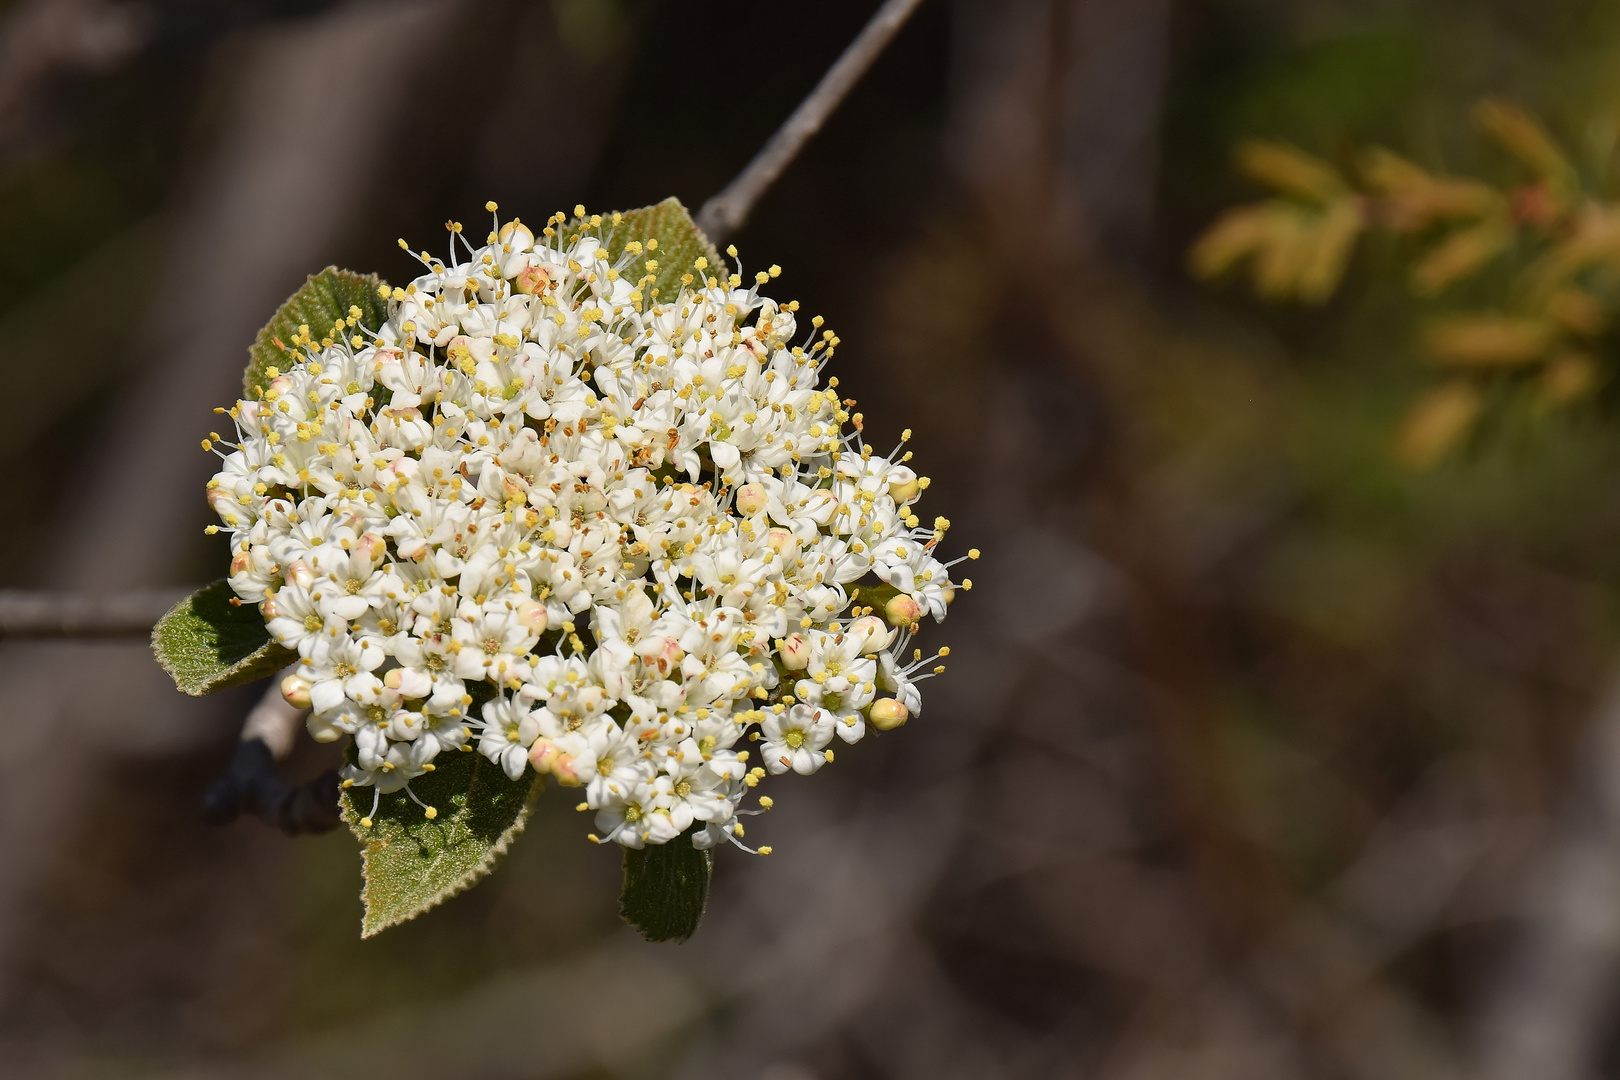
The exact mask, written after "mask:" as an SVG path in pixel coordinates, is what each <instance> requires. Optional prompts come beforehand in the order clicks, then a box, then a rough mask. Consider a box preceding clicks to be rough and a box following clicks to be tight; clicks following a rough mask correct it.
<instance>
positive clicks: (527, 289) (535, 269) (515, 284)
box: [512, 265, 551, 296]
mask: <svg viewBox="0 0 1620 1080" xmlns="http://www.w3.org/2000/svg"><path fill="white" fill-rule="evenodd" d="M550 280H551V278H550V276H549V275H547V274H546V271H545V269H544V268H542V267H539V266H534V265H530V266H526V267H524V268H523V269H522V270H520V271H518V275H517V277H515V278H513V279H512V288H514V289H516V290H517V291H518V292H520V293H522V294H523V295H524V296H533V295H534V294H535V293H538V292H540V291H541V290H543V289H544V288H545V287H546V284H547V283H548V282H549V281H550Z"/></svg>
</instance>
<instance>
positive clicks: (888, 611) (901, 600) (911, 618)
mask: <svg viewBox="0 0 1620 1080" xmlns="http://www.w3.org/2000/svg"><path fill="white" fill-rule="evenodd" d="M883 615H884V617H885V618H886V619H888V620H889V625H890V626H905V627H910V626H915V625H916V623H917V620H918V619H920V618H922V615H923V609H922V605H921V604H919V603H917V601H915V600H913V599H912V598H911V597H910V596H908V595H906V594H905V593H900V594H899V595H898V596H894V597H891V598H890V600H889V602H888V603H887V604H884V605H883Z"/></svg>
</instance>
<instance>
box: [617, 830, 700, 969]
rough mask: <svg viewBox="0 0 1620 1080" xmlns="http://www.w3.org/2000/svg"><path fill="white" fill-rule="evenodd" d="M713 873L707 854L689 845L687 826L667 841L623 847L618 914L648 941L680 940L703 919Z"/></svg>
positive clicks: (689, 933)
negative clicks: (685, 830)
mask: <svg viewBox="0 0 1620 1080" xmlns="http://www.w3.org/2000/svg"><path fill="white" fill-rule="evenodd" d="M713 872H714V859H713V856H712V854H711V853H710V852H709V850H708V849H707V848H704V849H699V848H695V847H693V846H692V834H691V831H690V830H688V831H687V832H686V833H685V834H683V835H681V836H678V837H676V838H675V839H674V840H671V841H670V842H669V843H667V844H649V845H647V846H646V847H644V848H640V849H636V848H625V849H624V891H623V892H622V893H621V894H620V896H619V914H620V915H621V916H622V917H623V918H624V921H625V922H627V923H629V924H630V925H631V926H633V927H635V928H636V929H637V930H639V931H640V932H641V936H642V937H644V938H646V939H647V940H648V941H674V942H682V941H685V940H686V939H687V938H689V937H691V936H692V934H693V932H694V931H696V930H697V928H698V923H699V922H701V921H702V919H703V909H704V908H705V907H707V906H708V903H709V878H710V876H711V875H712V874H713Z"/></svg>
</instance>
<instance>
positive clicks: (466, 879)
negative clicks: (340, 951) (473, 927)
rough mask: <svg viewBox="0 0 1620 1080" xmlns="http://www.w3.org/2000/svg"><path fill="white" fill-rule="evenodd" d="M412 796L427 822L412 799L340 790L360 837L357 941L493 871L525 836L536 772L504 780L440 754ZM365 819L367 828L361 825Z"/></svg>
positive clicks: (485, 765)
mask: <svg viewBox="0 0 1620 1080" xmlns="http://www.w3.org/2000/svg"><path fill="white" fill-rule="evenodd" d="M433 764H434V765H435V766H436V768H435V769H434V771H433V772H430V773H428V774H427V775H426V776H419V777H417V778H416V779H415V780H412V781H411V791H412V792H414V793H415V795H416V797H417V798H418V799H421V800H422V801H423V802H424V803H426V804H427V805H428V806H431V807H434V808H435V809H436V810H437V812H438V816H437V817H435V818H432V819H429V818H428V817H427V816H426V814H425V813H424V811H423V809H422V807H420V806H418V805H417V804H416V803H415V802H414V801H412V799H411V798H410V796H409V795H407V794H406V793H405V792H403V791H396V792H394V793H392V794H390V795H384V796H382V797H381V799H380V800H379V801H378V804H377V812H376V813H375V814H374V815H373V814H371V800H372V798H373V797H374V795H375V793H374V791H373V789H371V788H369V787H352V788H345V789H344V790H343V792H342V794H341V795H340V796H339V798H338V801H339V803H340V804H341V807H342V813H343V820H344V821H345V822H347V823H348V826H349V828H350V829H351V830H352V831H353V832H354V835H355V836H357V837H359V838H360V843H361V849H360V854H361V861H362V864H363V865H362V868H363V870H364V873H365V885H364V887H363V888H362V889H361V890H360V899H361V900H362V901H363V902H364V903H365V907H366V911H365V916H364V918H362V919H361V922H360V936H361V937H371V936H372V935H373V934H377V933H380V932H382V931H383V930H386V929H388V928H389V927H390V926H393V925H395V924H396V923H402V922H405V921H406V920H408V919H414V918H415V917H416V916H418V915H420V914H422V912H424V911H426V910H428V909H429V908H431V907H434V906H435V905H437V904H440V903H442V902H444V901H445V900H448V899H450V897H452V896H454V895H456V894H457V893H459V892H463V891H465V890H467V889H469V888H471V887H472V886H473V885H474V884H476V883H477V882H478V880H479V879H480V878H482V877H483V876H484V875H485V874H487V873H489V872H490V871H491V870H493V869H494V868H495V864H496V863H497V862H499V861H500V858H501V856H502V855H505V854H506V849H507V848H508V847H509V846H510V845H511V843H512V841H513V839H514V838H516V836H517V834H518V833H520V832H522V831H523V826H524V824H525V823H526V822H527V821H528V819H529V812H530V811H531V810H532V809H533V808H534V801H535V799H536V798H537V797H538V795H539V792H540V787H541V784H540V783H539V779H540V778H539V777H538V776H536V775H535V774H534V773H532V772H531V773H525V774H524V776H523V778H522V779H520V780H513V779H511V778H509V777H508V776H507V775H506V773H505V772H504V771H503V770H502V769H501V767H500V766H499V765H496V764H495V763H494V762H492V761H490V760H489V759H488V758H486V757H484V755H483V754H480V753H478V752H477V751H476V750H475V751H470V752H460V753H458V752H450V753H443V754H440V755H439V756H438V758H437V759H436V760H435V761H434V763H433ZM368 816H370V817H371V825H370V826H369V827H368V826H366V825H364V824H362V821H363V820H364V819H365V818H366V817H368Z"/></svg>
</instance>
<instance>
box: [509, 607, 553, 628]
mask: <svg viewBox="0 0 1620 1080" xmlns="http://www.w3.org/2000/svg"><path fill="white" fill-rule="evenodd" d="M517 617H518V622H520V623H522V624H523V625H524V626H527V627H528V628H529V629H530V630H533V631H534V632H535V633H537V634H543V633H545V632H546V623H547V621H548V620H549V618H550V616H549V615H548V614H547V612H546V605H544V604H542V603H540V602H539V601H537V600H525V601H524V602H523V603H521V604H519V605H518V606H517Z"/></svg>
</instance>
